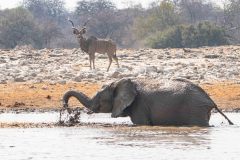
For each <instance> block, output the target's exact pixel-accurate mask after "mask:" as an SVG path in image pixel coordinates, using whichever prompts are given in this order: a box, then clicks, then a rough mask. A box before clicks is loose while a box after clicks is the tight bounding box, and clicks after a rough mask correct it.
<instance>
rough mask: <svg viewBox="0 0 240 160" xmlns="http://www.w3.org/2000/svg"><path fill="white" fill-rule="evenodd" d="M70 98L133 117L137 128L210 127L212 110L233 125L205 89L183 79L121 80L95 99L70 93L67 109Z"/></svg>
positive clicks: (94, 108) (66, 96)
mask: <svg viewBox="0 0 240 160" xmlns="http://www.w3.org/2000/svg"><path fill="white" fill-rule="evenodd" d="M70 97H75V98H77V99H78V100H79V101H80V102H81V103H82V104H83V105H84V106H85V107H87V108H88V109H90V110H91V111H93V112H95V113H111V116H112V117H114V118H116V117H124V116H130V118H131V121H132V122H133V123H134V124H138V125H197V126H208V125H209V119H210V115H211V110H212V109H213V108H215V109H216V110H217V111H218V112H219V113H220V114H222V115H223V116H224V117H225V118H226V119H227V120H228V122H229V124H233V123H232V122H231V121H230V120H229V119H228V118H227V117H226V116H225V115H224V114H223V113H222V112H221V111H220V110H219V109H218V107H217V105H216V104H215V103H214V102H213V100H212V99H211V98H210V97H209V96H208V95H207V93H206V92H205V91H204V90H203V89H202V88H200V87H199V86H197V85H195V84H193V83H192V82H190V81H187V80H184V79H174V80H170V81H165V82H164V81H154V80H151V81H140V80H131V79H121V80H119V81H118V82H113V83H111V84H110V85H107V86H104V87H103V88H102V90H100V91H99V92H97V94H96V95H95V96H94V97H93V98H89V97H87V96H86V95H85V94H83V93H81V92H77V91H68V92H66V93H65V94H64V96H63V103H64V107H68V100H69V98H70Z"/></svg>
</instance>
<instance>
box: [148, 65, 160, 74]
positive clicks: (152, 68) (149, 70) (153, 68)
mask: <svg viewBox="0 0 240 160" xmlns="http://www.w3.org/2000/svg"><path fill="white" fill-rule="evenodd" d="M157 71H158V69H157V67H156V66H147V67H146V72H147V73H151V72H157Z"/></svg>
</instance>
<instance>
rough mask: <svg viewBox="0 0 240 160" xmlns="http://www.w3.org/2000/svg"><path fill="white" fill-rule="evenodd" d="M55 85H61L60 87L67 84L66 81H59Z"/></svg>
mask: <svg viewBox="0 0 240 160" xmlns="http://www.w3.org/2000/svg"><path fill="white" fill-rule="evenodd" d="M57 83H58V84H62V85H64V84H66V83H67V81H65V80H60V81H58V82H57Z"/></svg>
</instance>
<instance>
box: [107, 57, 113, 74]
mask: <svg viewBox="0 0 240 160" xmlns="http://www.w3.org/2000/svg"><path fill="white" fill-rule="evenodd" d="M111 64H112V57H109V65H108V68H107V72H108V71H109V68H110V66H111Z"/></svg>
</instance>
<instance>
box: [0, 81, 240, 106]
mask: <svg viewBox="0 0 240 160" xmlns="http://www.w3.org/2000/svg"><path fill="white" fill-rule="evenodd" d="M101 86H102V84H100V83H92V82H78V83H77V82H71V83H67V84H48V83H38V84H29V83H10V84H0V109H1V110H6V109H10V110H12V109H13V110H18V109H22V108H23V109H26V108H29V109H44V110H51V109H60V108H61V107H62V102H61V98H62V96H63V94H64V93H65V92H66V91H68V90H70V89H73V90H78V91H81V92H83V93H85V94H86V95H88V96H90V97H91V96H93V95H94V94H95V93H96V92H97V91H98V90H99V89H100V88H101ZM201 87H203V88H204V89H205V90H206V91H207V93H208V94H209V95H210V97H211V98H212V99H213V100H214V101H215V102H216V104H217V105H218V106H219V108H221V109H224V110H227V111H237V110H239V109H240V84H239V83H233V82H216V83H211V84H210V83H205V84H201ZM69 104H70V106H72V107H81V106H82V105H81V104H80V103H79V102H78V101H77V100H76V99H74V98H72V99H70V102H69Z"/></svg>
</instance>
